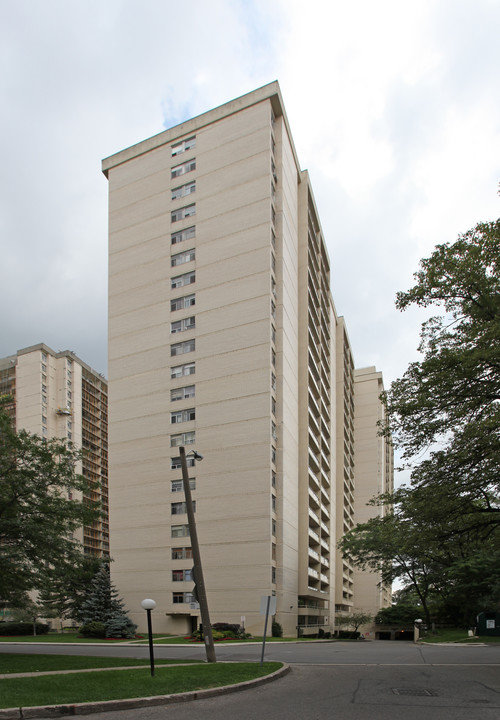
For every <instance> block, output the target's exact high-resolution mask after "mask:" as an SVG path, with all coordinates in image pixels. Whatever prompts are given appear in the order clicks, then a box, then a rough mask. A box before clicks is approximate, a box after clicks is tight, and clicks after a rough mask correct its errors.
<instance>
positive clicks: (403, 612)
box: [375, 603, 422, 626]
mask: <svg viewBox="0 0 500 720" xmlns="http://www.w3.org/2000/svg"><path fill="white" fill-rule="evenodd" d="M421 615H422V606H421V605H408V604H406V603H398V604H397V605H391V607H386V608H382V609H381V610H379V611H378V613H377V614H376V616H375V623H376V624H377V625H411V626H413V624H414V622H415V620H416V619H417V618H419V617H420V616H421Z"/></svg>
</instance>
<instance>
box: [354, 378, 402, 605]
mask: <svg viewBox="0 0 500 720" xmlns="http://www.w3.org/2000/svg"><path fill="white" fill-rule="evenodd" d="M383 391H384V383H383V379H382V373H381V372H377V370H376V368H375V367H367V368H360V369H356V370H354V408H355V411H354V444H355V448H356V456H355V457H356V466H355V476H356V487H355V493H354V517H355V519H356V523H365V522H367V521H368V520H369V519H370V518H372V517H376V516H377V515H379V516H383V515H384V513H386V512H387V507H386V506H376V505H369V504H368V503H369V502H370V500H371V499H372V498H373V497H374V496H375V495H381V494H383V493H391V492H392V491H393V489H394V451H393V446H392V443H391V442H390V441H388V440H387V439H386V438H385V437H384V436H381V435H380V434H379V431H380V426H381V424H382V423H383V421H384V417H385V407H384V405H383V403H382V402H381V400H380V396H381V394H382V392H383ZM353 579H354V588H355V593H354V605H355V606H356V609H362V610H364V611H366V612H367V613H370V614H371V615H373V616H375V615H376V614H377V612H378V611H379V610H380V609H381V608H383V607H387V606H389V605H390V604H391V588H390V587H386V586H383V585H382V584H381V577H380V573H377V572H368V571H361V570H359V569H358V568H354V575H353Z"/></svg>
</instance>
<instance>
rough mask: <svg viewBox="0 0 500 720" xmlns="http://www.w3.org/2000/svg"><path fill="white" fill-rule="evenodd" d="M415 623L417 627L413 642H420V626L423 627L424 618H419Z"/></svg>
mask: <svg viewBox="0 0 500 720" xmlns="http://www.w3.org/2000/svg"><path fill="white" fill-rule="evenodd" d="M413 624H414V627H415V630H414V632H413V642H418V641H419V640H420V628H421V627H422V618H417V619H416V620H415V621H414V623H413Z"/></svg>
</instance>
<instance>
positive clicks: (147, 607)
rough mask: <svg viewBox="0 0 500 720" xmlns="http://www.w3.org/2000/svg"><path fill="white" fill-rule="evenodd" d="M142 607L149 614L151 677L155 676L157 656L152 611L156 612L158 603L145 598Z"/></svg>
mask: <svg viewBox="0 0 500 720" xmlns="http://www.w3.org/2000/svg"><path fill="white" fill-rule="evenodd" d="M141 605H142V607H143V608H144V610H145V611H146V612H147V614H148V637H149V665H150V667H151V677H154V674H155V656H154V653H153V628H152V625H151V610H154V609H155V607H156V603H155V601H154V600H151V598H145V599H144V600H143V601H142V602H141Z"/></svg>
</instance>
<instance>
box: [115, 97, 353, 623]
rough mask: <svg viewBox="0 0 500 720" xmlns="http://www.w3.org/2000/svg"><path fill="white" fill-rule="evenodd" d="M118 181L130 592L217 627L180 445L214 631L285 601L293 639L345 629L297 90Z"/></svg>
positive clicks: (182, 136)
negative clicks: (196, 578) (338, 620)
mask: <svg viewBox="0 0 500 720" xmlns="http://www.w3.org/2000/svg"><path fill="white" fill-rule="evenodd" d="M103 171H104V173H105V175H106V176H107V178H108V180H109V387H110V398H111V404H110V493H111V494H110V528H111V537H112V548H111V554H112V556H113V558H114V563H113V564H112V566H111V572H112V576H113V580H114V582H115V583H116V584H117V586H118V588H119V590H120V593H121V594H122V595H123V596H124V598H125V601H126V604H127V607H128V610H129V612H130V614H131V616H132V617H133V618H134V620H135V621H136V622H138V623H139V624H142V625H143V624H144V621H143V616H144V612H143V611H142V610H141V607H140V602H141V600H142V599H143V598H144V597H152V598H153V599H155V600H156V602H157V611H156V619H155V627H156V629H157V630H158V631H159V632H162V631H168V632H187V631H189V630H190V629H191V628H192V627H193V626H194V625H196V623H197V622H198V621H199V611H198V609H197V606H196V604H195V603H193V598H192V595H191V590H192V587H193V583H192V579H191V568H192V559H191V546H190V539H189V529H188V523H187V516H186V513H185V510H186V508H185V504H184V498H183V490H182V482H181V467H180V458H179V451H178V447H179V446H185V448H186V452H188V453H189V451H190V450H191V449H194V448H195V449H196V450H197V451H198V452H200V453H202V454H203V455H204V457H205V459H204V460H203V462H201V463H196V465H194V460H193V459H192V458H188V459H190V460H191V467H190V473H191V475H192V477H191V484H192V490H193V499H194V500H195V502H196V521H197V528H198V536H199V540H200V544H201V554H202V560H203V566H204V575H205V584H206V586H207V592H208V601H209V607H210V613H211V619H212V621H213V622H218V621H225V622H232V623H239V624H244V625H245V627H246V628H247V629H249V630H250V631H251V632H256V633H260V632H262V624H263V620H262V618H261V617H260V615H259V607H260V601H261V597H263V596H269V595H275V596H276V601H277V613H276V620H277V621H278V622H279V623H281V625H282V627H283V630H284V632H285V634H287V635H292V634H295V633H296V632H297V628H302V629H305V628H308V627H310V626H313V627H314V628H315V629H317V628H318V627H322V628H324V629H325V630H328V629H330V628H331V627H332V626H333V623H334V604H335V592H334V587H335V567H334V565H335V546H336V539H337V529H336V504H337V505H338V503H339V499H338V493H337V489H336V475H337V469H336V452H337V448H338V447H339V443H338V440H337V439H336V438H337V435H338V433H337V429H336V423H337V422H338V421H337V411H336V405H335V402H336V389H335V388H336V384H337V381H338V373H337V371H336V363H337V362H338V358H337V357H336V326H337V318H336V315H335V309H334V306H333V302H332V297H331V292H330V261H329V258H328V253H327V250H326V246H325V241H324V238H323V233H322V230H321V225H320V221H319V217H318V213H317V209H316V205H315V202H314V197H313V193H312V189H311V185H310V182H309V177H308V174H307V172H304V171H302V170H301V169H300V165H299V162H298V159H297V155H296V152H295V148H294V144H293V140H292V136H291V133H290V129H289V126H288V121H287V118H286V114H285V110H284V106H283V102H282V99H281V94H280V90H279V86H278V84H277V83H272V84H270V85H267V86H265V87H263V88H261V89H259V90H256V91H254V92H252V93H249V94H248V95H244V96H243V97H240V98H238V99H237V100H234V101H232V102H229V103H227V104H225V105H223V106H221V107H218V108H216V109H214V110H211V111H209V112H207V113H205V114H203V115H200V116H198V117H196V118H193V119H191V120H187V121H186V122H184V123H182V124H181V125H178V126H176V127H174V128H171V129H170V130H167V131H165V132H162V133H161V134H159V135H156V136H154V137H152V138H150V139H148V140H145V141H144V142H141V143H139V144H138V145H134V146H133V147H131V148H128V149H126V150H123V151H122V152H119V153H117V154H116V155H113V156H111V157H109V158H107V159H105V160H104V161H103ZM349 392H353V389H352V388H350V389H349ZM342 487H343V484H342ZM340 502H341V504H342V503H343V500H341V501H340Z"/></svg>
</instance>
